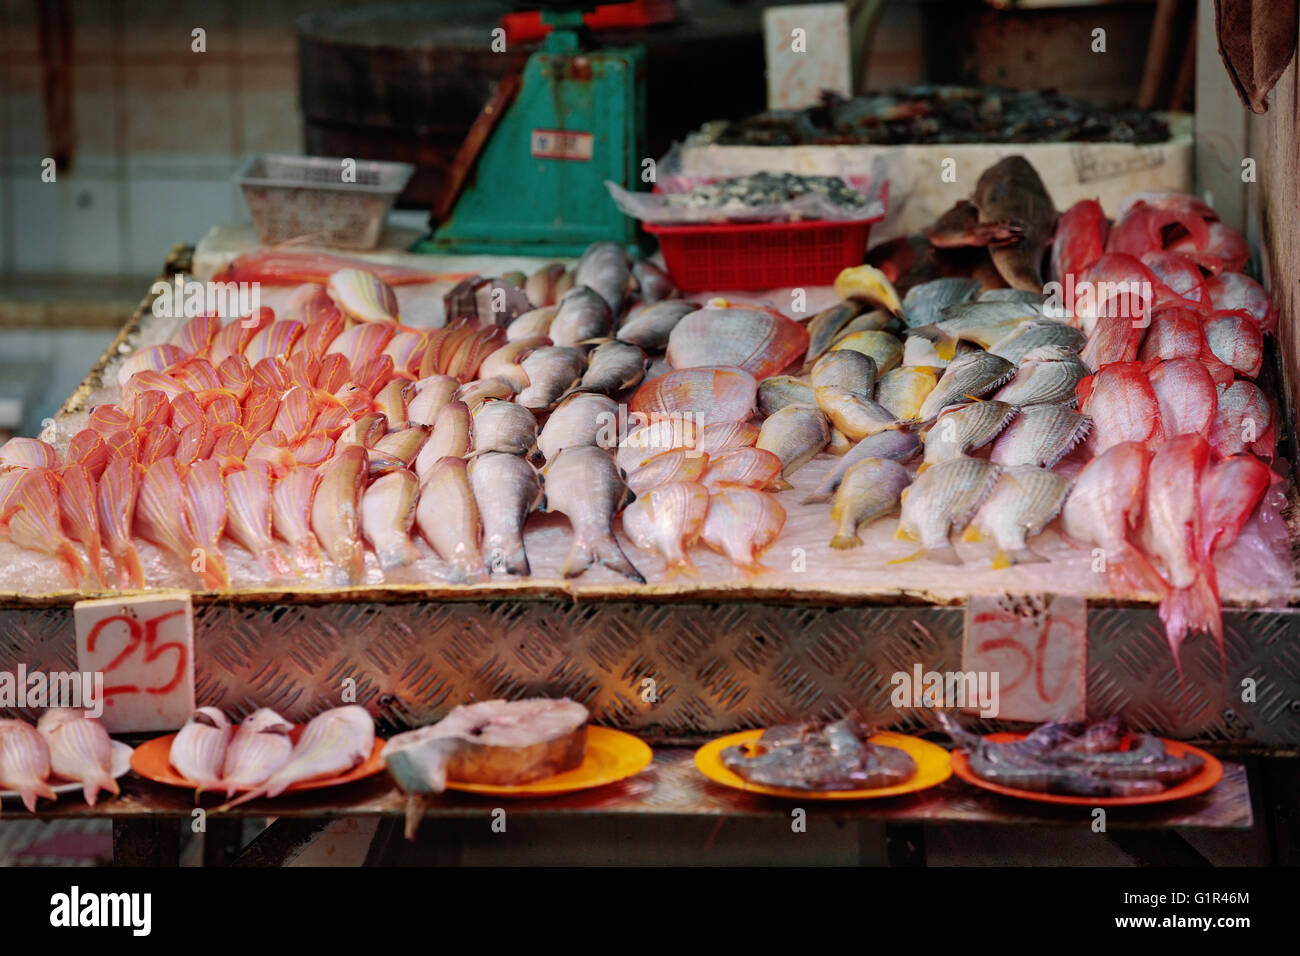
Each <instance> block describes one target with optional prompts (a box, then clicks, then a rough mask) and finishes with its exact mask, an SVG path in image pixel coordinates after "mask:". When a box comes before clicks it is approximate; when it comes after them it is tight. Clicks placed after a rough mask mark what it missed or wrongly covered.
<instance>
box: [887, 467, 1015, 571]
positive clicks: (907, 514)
mask: <svg viewBox="0 0 1300 956" xmlns="http://www.w3.org/2000/svg"><path fill="white" fill-rule="evenodd" d="M1000 473H1001V469H1000V468H999V467H998V466H997V465H995V464H993V463H992V462H989V461H984V460H983V459H980V458H953V459H950V460H948V461H941V462H939V463H938V464H937V465H935V466H934V467H932V468H929V469H927V470H926V471H923V472H921V473H920V474H919V475H917V477H916V481H915V482H913V483H912V486H911V487H910V488H908V489H907V491H906V493H905V494H904V496H903V507H902V514H901V515H900V517H899V520H898V532H897V536H898V537H900V538H903V539H904V540H911V541H917V542H919V543H920V545H921V551H920V552H919V553H918V554H916V555H913V557H921V556H924V557H926V558H929V559H930V560H931V561H938V562H940V563H942V564H960V563H961V559H960V558H959V557H958V556H957V551H956V549H955V548H954V547H953V546H952V542H951V540H950V539H949V535H951V534H953V533H960V532H961V531H962V530H964V529H965V527H966V525H967V523H968V522H969V521H970V519H971V517H972V516H973V515H974V514H975V511H976V510H977V509H978V508H979V506H980V505H981V504H983V502H984V499H985V498H986V497H987V496H988V494H989V492H990V491H992V489H993V485H994V483H995V482H996V481H997V479H998V475H999V474H1000ZM903 560H909V559H903Z"/></svg>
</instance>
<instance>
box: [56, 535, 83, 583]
mask: <svg viewBox="0 0 1300 956" xmlns="http://www.w3.org/2000/svg"><path fill="white" fill-rule="evenodd" d="M58 558H59V565H60V566H61V567H62V570H63V575H64V577H66V578H67V579H68V581H69V582H71V584H72V586H73V587H74V588H80V587H81V582H82V581H84V580H86V565H85V564H84V563H82V560H81V556H80V555H78V554H77V549H76V548H74V547H73V546H72V542H71V541H61V542H60V543H59V545H58Z"/></svg>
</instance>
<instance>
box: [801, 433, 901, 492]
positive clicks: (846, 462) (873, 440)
mask: <svg viewBox="0 0 1300 956" xmlns="http://www.w3.org/2000/svg"><path fill="white" fill-rule="evenodd" d="M920 451H921V439H919V438H918V437H917V436H916V435H915V434H913V433H912V432H909V431H884V432H877V433H876V434H874V435H872V436H870V437H868V438H864V439H862V441H860V442H858V443H857V444H856V445H854V446H853V448H851V449H850V450H849V452H848V454H846V455H845V456H844V457H843V458H841V459H840V460H839V461H838V462H837V463H836V465H835V467H834V468H832V469H831V470H830V471H829V472H827V473H826V477H825V478H823V479H822V480H821V483H820V484H818V485H817V487H816V488H815V489H813V491H812V493H811V494H809V495H808V496H807V497H805V498H804V499H803V502H804V504H811V503H813V502H818V501H829V500H830V498H831V495H833V494H834V493H835V489H836V488H838V487H839V485H840V482H841V481H842V480H843V478H844V474H845V472H847V471H848V470H849V469H850V468H852V467H853V466H854V465H856V464H857V463H858V462H860V461H865V460H866V459H868V458H888V459H890V460H891V461H898V462H903V461H907V460H908V459H910V458H912V457H913V456H915V455H916V454H918V453H919V452H920Z"/></svg>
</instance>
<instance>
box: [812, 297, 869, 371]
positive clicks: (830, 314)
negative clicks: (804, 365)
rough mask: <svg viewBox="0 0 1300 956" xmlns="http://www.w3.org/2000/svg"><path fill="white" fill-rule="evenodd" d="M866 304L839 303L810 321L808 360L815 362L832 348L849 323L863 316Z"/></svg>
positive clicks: (852, 301)
mask: <svg viewBox="0 0 1300 956" xmlns="http://www.w3.org/2000/svg"><path fill="white" fill-rule="evenodd" d="M866 307H867V306H866V303H864V302H860V301H857V300H849V301H845V302H837V303H835V305H832V306H830V307H828V308H825V309H822V310H821V311H820V312H818V313H817V314H816V315H814V316H813V317H812V318H811V319H809V320H808V326H807V328H808V354H807V360H808V361H809V362H814V361H816V360H817V359H818V358H820V357H821V355H822V354H823V353H824V352H825V351H826V350H827V349H829V348H830V347H831V345H832V344H833V343H834V342H835V340H836V339H837V338H838V337H839V336H840V334H841V332H842V331H843V329H844V327H845V326H847V325H848V324H849V322H850V321H851V320H852V319H854V318H856V317H857V316H859V315H861V314H862V312H863V311H864V310H865V309H866Z"/></svg>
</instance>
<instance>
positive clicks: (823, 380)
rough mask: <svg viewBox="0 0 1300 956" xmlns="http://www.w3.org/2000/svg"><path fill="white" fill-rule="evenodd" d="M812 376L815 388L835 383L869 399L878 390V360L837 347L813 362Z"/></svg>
mask: <svg viewBox="0 0 1300 956" xmlns="http://www.w3.org/2000/svg"><path fill="white" fill-rule="evenodd" d="M811 377H812V383H813V387H814V388H816V387H819V386H822V385H834V386H838V387H839V388H843V389H847V390H848V391H850V392H852V393H853V394H854V395H856V396H858V397H859V398H868V399H869V398H871V396H872V395H873V394H874V392H875V390H876V360H875V359H873V358H872V357H871V356H870V355H867V354H865V353H863V352H854V351H853V350H852V349H836V350H835V351H833V352H827V353H826V354H825V355H823V356H822V357H821V358H819V359H818V360H817V361H816V362H814V363H813V367H812V372H811ZM760 387H761V386H760Z"/></svg>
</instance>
